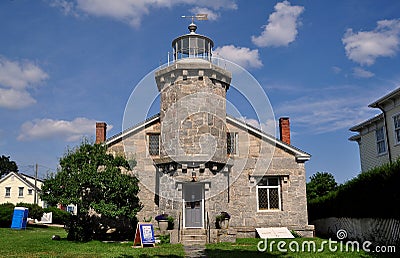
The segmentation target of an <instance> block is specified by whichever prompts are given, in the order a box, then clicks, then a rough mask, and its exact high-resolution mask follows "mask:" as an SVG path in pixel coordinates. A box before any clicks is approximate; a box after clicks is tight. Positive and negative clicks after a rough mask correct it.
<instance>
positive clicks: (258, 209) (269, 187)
mask: <svg viewBox="0 0 400 258" xmlns="http://www.w3.org/2000/svg"><path fill="white" fill-rule="evenodd" d="M278 180H279V181H278V182H279V184H278V185H277V186H264V185H257V186H256V196H257V212H277V211H282V199H281V186H280V179H279V178H278ZM259 188H268V189H278V198H279V209H270V208H269V191H268V192H267V195H268V197H267V198H268V209H265V210H260V205H259V202H258V189H259Z"/></svg>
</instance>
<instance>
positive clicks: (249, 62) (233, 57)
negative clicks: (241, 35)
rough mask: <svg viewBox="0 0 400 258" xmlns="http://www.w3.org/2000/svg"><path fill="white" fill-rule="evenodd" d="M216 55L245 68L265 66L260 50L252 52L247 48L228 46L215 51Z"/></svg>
mask: <svg viewBox="0 0 400 258" xmlns="http://www.w3.org/2000/svg"><path fill="white" fill-rule="evenodd" d="M214 54H217V56H219V57H222V58H225V59H227V60H229V61H232V62H234V63H236V64H238V65H240V66H242V67H244V68H250V67H254V68H260V67H262V66H263V64H262V62H261V60H260V55H259V53H258V49H253V50H250V49H249V48H247V47H235V46H234V45H227V46H222V47H218V48H216V49H215V50H214Z"/></svg>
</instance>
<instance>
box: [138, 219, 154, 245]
mask: <svg viewBox="0 0 400 258" xmlns="http://www.w3.org/2000/svg"><path fill="white" fill-rule="evenodd" d="M155 243H156V239H155V237H154V228H153V224H151V223H141V222H139V223H138V224H137V227H136V234H135V240H134V241H133V246H135V245H137V244H140V245H141V246H142V247H143V245H152V246H154V245H155Z"/></svg>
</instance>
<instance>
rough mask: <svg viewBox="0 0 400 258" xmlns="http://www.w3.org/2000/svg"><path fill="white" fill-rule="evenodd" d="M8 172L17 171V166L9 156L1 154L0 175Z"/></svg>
mask: <svg viewBox="0 0 400 258" xmlns="http://www.w3.org/2000/svg"><path fill="white" fill-rule="evenodd" d="M10 172H18V166H17V163H15V161H11V160H10V156H4V155H2V156H1V157H0V177H2V176H3V175H6V174H8V173H10Z"/></svg>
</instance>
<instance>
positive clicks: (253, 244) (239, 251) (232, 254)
mask: <svg viewBox="0 0 400 258" xmlns="http://www.w3.org/2000/svg"><path fill="white" fill-rule="evenodd" d="M261 240H262V239H260V238H243V239H240V238H239V239H237V240H236V243H219V244H207V245H206V247H207V249H206V255H207V257H209V258H214V257H229V258H236V257H237V258H253V257H377V256H373V255H372V254H370V253H366V252H364V251H361V250H360V252H356V251H355V252H345V246H344V247H343V250H344V251H343V252H340V251H337V252H331V251H330V250H329V247H328V245H327V244H326V245H324V247H325V248H324V251H323V252H301V248H302V243H303V242H304V241H314V242H315V246H316V250H318V249H319V247H320V246H321V244H322V242H323V241H324V239H320V238H296V239H294V240H295V241H296V242H297V243H298V244H299V252H291V251H290V249H289V244H290V242H291V241H292V239H285V240H283V239H272V240H269V241H273V240H274V241H275V243H274V244H273V249H272V252H270V251H269V248H270V247H269V246H270V245H269V244H268V246H267V247H268V248H267V250H266V251H265V252H260V251H258V249H257V244H258V242H259V241H261ZM282 240H283V241H285V243H286V244H285V246H281V249H287V250H288V251H287V252H280V251H278V247H277V245H278V242H279V241H282ZM269 243H270V242H269ZM332 246H333V247H334V245H332ZM263 247H264V244H262V245H260V248H263ZM292 249H294V250H295V249H296V247H295V245H293V246H292ZM311 249H312V248H311ZM360 249H362V247H360ZM305 250H308V245H305ZM338 250H340V247H339V245H338ZM349 250H351V248H349ZM381 257H388V254H386V255H385V256H381ZM393 257H395V256H393Z"/></svg>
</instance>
